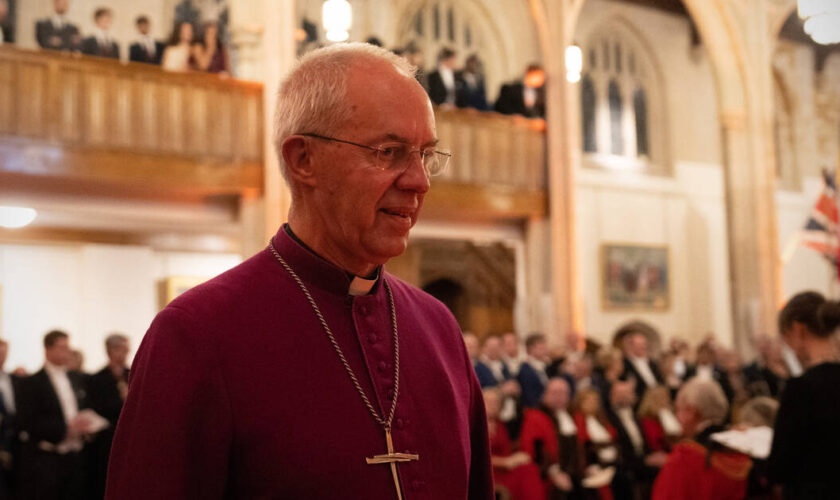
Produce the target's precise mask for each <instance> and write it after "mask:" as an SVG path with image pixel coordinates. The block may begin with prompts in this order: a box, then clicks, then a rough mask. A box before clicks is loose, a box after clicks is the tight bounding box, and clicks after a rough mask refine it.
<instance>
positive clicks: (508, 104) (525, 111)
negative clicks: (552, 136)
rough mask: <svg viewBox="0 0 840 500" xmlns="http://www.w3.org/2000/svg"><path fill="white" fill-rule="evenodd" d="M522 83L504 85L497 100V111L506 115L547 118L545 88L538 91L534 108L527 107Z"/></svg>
mask: <svg viewBox="0 0 840 500" xmlns="http://www.w3.org/2000/svg"><path fill="white" fill-rule="evenodd" d="M524 90H525V85H524V84H523V83H522V82H517V83H509V84H505V85H502V89H501V90H500V91H499V97H498V98H497V99H496V106H495V109H496V111H498V112H499V113H502V114H505V115H522V116H526V117H528V118H543V117H545V86H543V87H540V88H538V89H537V99H536V102H535V103H534V106H533V107H530V108H528V107H526V106H525V96H524V95H523V91H524Z"/></svg>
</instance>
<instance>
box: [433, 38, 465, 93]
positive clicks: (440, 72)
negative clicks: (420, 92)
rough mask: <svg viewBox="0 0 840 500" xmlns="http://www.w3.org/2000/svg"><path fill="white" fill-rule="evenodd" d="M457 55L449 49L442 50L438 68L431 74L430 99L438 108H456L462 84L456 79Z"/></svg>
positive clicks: (438, 59) (439, 55)
mask: <svg viewBox="0 0 840 500" xmlns="http://www.w3.org/2000/svg"><path fill="white" fill-rule="evenodd" d="M456 64H457V54H456V52H455V51H454V50H452V49H450V48H449V47H444V48H442V49H440V52H438V56H437V68H435V70H434V71H432V72H431V73H429V76H428V80H427V81H428V85H429V99H431V101H432V103H434V104H435V105H437V106H444V107H450V108H452V107H455V104H456V98H457V95H458V93H459V92H460V88H459V86H460V85H461V84H462V82H460V81H458V80H457V79H456V78H455V65H456Z"/></svg>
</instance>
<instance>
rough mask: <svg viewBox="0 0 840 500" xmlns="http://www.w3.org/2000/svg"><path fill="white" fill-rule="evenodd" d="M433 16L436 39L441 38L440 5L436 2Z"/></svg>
mask: <svg viewBox="0 0 840 500" xmlns="http://www.w3.org/2000/svg"><path fill="white" fill-rule="evenodd" d="M432 16H433V19H434V21H433V22H434V26H435V40H440V6H439V5H437V4H435V6H434V7H433V8H432Z"/></svg>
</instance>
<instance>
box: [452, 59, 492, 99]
mask: <svg viewBox="0 0 840 500" xmlns="http://www.w3.org/2000/svg"><path fill="white" fill-rule="evenodd" d="M456 79H457V80H458V81H459V82H460V85H459V86H458V87H459V92H458V95H457V96H456V101H457V102H456V104H457V105H458V107H459V108H473V109H477V110H479V111H486V110H487V91H486V90H485V88H484V70H483V69H482V64H481V59H479V58H478V54H471V55H470V56H469V57H468V58H467V60H466V62H464V69H463V70H461V71H459V72H458V74H457V75H456Z"/></svg>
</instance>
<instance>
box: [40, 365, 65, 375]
mask: <svg viewBox="0 0 840 500" xmlns="http://www.w3.org/2000/svg"><path fill="white" fill-rule="evenodd" d="M44 370H46V372H47V373H48V374H49V375H50V376H53V377H54V376H56V375H59V376H60V375H67V368H66V367H64V366H58V365H54V364H52V363H50V362H49V361H44Z"/></svg>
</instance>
